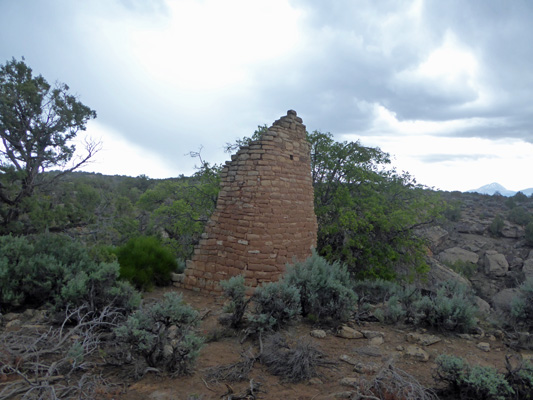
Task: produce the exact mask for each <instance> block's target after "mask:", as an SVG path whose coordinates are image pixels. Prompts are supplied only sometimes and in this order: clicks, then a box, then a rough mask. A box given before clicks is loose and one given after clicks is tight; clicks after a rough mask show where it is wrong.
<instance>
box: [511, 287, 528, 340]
mask: <svg viewBox="0 0 533 400" xmlns="http://www.w3.org/2000/svg"><path fill="white" fill-rule="evenodd" d="M511 318H512V322H513V323H514V325H515V326H517V327H519V328H521V329H525V330H531V329H533V278H529V279H527V280H526V281H525V282H524V283H523V284H522V285H521V286H520V287H519V289H518V294H517V296H516V297H515V298H513V300H512V302H511Z"/></svg>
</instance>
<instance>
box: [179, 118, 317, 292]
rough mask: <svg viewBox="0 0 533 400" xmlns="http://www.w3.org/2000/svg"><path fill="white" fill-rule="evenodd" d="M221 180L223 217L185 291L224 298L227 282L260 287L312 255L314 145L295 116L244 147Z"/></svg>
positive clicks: (216, 220) (211, 229) (216, 219)
mask: <svg viewBox="0 0 533 400" xmlns="http://www.w3.org/2000/svg"><path fill="white" fill-rule="evenodd" d="M221 177H222V181H221V188H220V193H219V195H218V201H217V206H216V209H215V211H214V213H213V214H212V216H211V218H210V220H209V222H208V223H207V225H206V227H205V232H204V233H203V235H202V239H201V240H200V243H199V244H198V245H197V246H196V248H195V251H194V255H193V257H192V260H189V261H188V262H187V268H186V270H185V277H184V280H183V282H182V284H181V285H180V286H183V287H185V288H189V289H196V290H198V289H199V290H201V291H207V292H219V291H221V288H220V285H219V282H220V281H222V280H226V279H229V278H231V277H232V276H235V275H244V278H245V281H246V284H247V285H248V286H251V287H255V286H257V285H258V284H260V283H262V282H269V281H276V280H278V278H279V277H280V275H281V274H282V273H283V272H284V271H285V266H286V264H287V263H292V262H293V261H295V260H304V259H306V258H307V257H308V256H310V255H311V249H312V248H314V247H315V246H316V238H317V221H316V216H315V213H314V205H313V185H312V179H311V162H310V145H309V143H308V142H307V140H306V133H305V125H303V124H302V119H301V118H299V117H298V116H297V115H296V112H295V111H292V110H289V111H288V112H287V116H285V117H282V118H280V119H279V120H277V121H276V122H274V124H273V125H272V126H271V127H270V128H268V131H267V132H265V133H264V134H263V135H262V137H261V138H260V139H259V140H256V141H253V142H251V143H250V144H249V145H248V146H243V147H241V148H240V149H239V151H238V152H237V154H235V155H233V156H232V157H231V161H228V162H226V165H225V166H224V168H223V170H222V174H221Z"/></svg>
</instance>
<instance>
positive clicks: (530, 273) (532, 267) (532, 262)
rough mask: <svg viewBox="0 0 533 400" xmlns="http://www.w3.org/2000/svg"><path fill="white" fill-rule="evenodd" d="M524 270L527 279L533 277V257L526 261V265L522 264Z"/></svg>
mask: <svg viewBox="0 0 533 400" xmlns="http://www.w3.org/2000/svg"><path fill="white" fill-rule="evenodd" d="M522 272H523V273H524V277H525V279H526V280H527V279H528V278H531V279H533V258H528V259H527V260H526V261H524V265H523V266H522Z"/></svg>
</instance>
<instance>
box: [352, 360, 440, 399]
mask: <svg viewBox="0 0 533 400" xmlns="http://www.w3.org/2000/svg"><path fill="white" fill-rule="evenodd" d="M392 398H394V399H401V400H438V397H437V395H436V394H435V393H434V392H433V391H432V390H431V389H427V388H425V387H424V386H422V385H421V384H420V383H419V382H418V381H417V380H416V379H415V378H414V377H413V376H411V375H409V374H408V373H407V372H405V371H403V370H401V369H399V368H396V367H394V366H393V365H392V363H390V364H388V365H386V366H384V367H383V368H382V369H381V370H380V371H379V372H378V374H377V375H376V376H375V377H374V378H373V379H372V380H364V379H363V380H362V381H361V383H360V386H359V387H358V393H357V394H356V395H355V396H354V397H353V398H352V399H353V400H363V399H373V400H385V399H392Z"/></svg>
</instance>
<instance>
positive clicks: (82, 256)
mask: <svg viewBox="0 0 533 400" xmlns="http://www.w3.org/2000/svg"><path fill="white" fill-rule="evenodd" d="M118 270H119V267H118V264H116V263H105V262H96V261H93V260H92V259H91V257H90V256H89V252H88V251H87V249H86V248H85V247H84V246H83V245H82V244H81V243H79V242H76V241H74V240H72V239H70V238H69V237H67V236H63V235H51V234H44V235H38V236H34V237H13V236H10V235H8V236H1V237H0V307H2V309H12V308H17V307H38V306H41V305H43V304H51V305H52V306H53V308H54V309H55V310H56V311H60V310H63V309H65V308H67V307H71V308H72V307H78V306H82V305H84V306H85V307H86V309H87V311H91V312H99V311H101V310H102V309H103V308H104V307H107V306H110V307H114V308H120V309H121V310H122V311H123V312H124V313H127V312H130V311H131V310H133V309H134V308H135V307H137V305H138V304H139V301H140V296H139V294H138V293H136V292H135V291H134V290H133V288H132V287H131V286H130V285H129V284H127V283H125V282H120V281H117V279H118V275H119V272H118Z"/></svg>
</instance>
